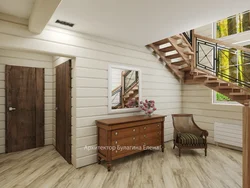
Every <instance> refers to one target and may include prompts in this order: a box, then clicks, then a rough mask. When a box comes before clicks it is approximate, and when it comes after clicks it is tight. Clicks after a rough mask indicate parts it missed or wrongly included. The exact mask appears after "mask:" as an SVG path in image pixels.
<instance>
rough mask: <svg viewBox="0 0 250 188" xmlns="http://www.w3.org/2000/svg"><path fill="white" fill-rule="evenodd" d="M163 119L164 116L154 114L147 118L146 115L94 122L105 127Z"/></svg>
mask: <svg viewBox="0 0 250 188" xmlns="http://www.w3.org/2000/svg"><path fill="white" fill-rule="evenodd" d="M164 117H166V116H162V115H156V114H153V115H152V116H151V117H148V116H146V115H139V116H128V117H120V118H111V119H100V120H96V122H97V123H101V124H105V125H115V124H122V123H129V122H136V121H143V120H145V121H146V120H151V119H157V118H164Z"/></svg>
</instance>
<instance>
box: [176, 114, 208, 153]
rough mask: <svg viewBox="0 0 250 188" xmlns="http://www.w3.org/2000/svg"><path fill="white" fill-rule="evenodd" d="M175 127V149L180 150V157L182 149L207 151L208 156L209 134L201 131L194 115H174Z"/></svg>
mask: <svg viewBox="0 0 250 188" xmlns="http://www.w3.org/2000/svg"><path fill="white" fill-rule="evenodd" d="M172 118H173V126H174V147H173V149H174V148H175V146H177V147H178V148H179V156H181V150H182V149H199V148H204V149H205V156H207V136H208V132H207V131H206V130H203V129H201V128H200V127H198V126H197V125H196V123H195V122H194V118H193V115H192V114H172Z"/></svg>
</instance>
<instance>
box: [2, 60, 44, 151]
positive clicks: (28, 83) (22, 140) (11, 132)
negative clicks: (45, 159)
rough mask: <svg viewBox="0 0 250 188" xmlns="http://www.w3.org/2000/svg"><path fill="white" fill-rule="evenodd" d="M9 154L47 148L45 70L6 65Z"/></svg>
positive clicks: (7, 147) (7, 142)
mask: <svg viewBox="0 0 250 188" xmlns="http://www.w3.org/2000/svg"><path fill="white" fill-rule="evenodd" d="M5 78H6V79H5V80H6V84H5V92H6V152H14V151H21V150H25V149H30V148H35V147H41V146H44V69H41V68H30V67H19V66H9V65H6V68H5Z"/></svg>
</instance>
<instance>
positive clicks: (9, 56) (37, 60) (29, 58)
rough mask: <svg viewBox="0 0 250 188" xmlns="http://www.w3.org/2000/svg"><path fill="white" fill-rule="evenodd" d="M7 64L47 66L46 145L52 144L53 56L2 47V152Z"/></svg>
mask: <svg viewBox="0 0 250 188" xmlns="http://www.w3.org/2000/svg"><path fill="white" fill-rule="evenodd" d="M5 65H16V66H27V67H37V68H45V72H44V73H45V145H49V144H52V57H51V56H48V55H41V54H35V53H27V52H19V51H10V50H4V49H0V153H4V152H5Z"/></svg>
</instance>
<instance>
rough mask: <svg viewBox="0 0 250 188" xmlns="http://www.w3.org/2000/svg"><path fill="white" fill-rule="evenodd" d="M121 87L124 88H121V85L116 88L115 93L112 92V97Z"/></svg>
mask: <svg viewBox="0 0 250 188" xmlns="http://www.w3.org/2000/svg"><path fill="white" fill-rule="evenodd" d="M121 87H122V86H121V85H119V86H118V87H116V88H115V89H113V91H112V95H113V93H115V92H116V91H118V90H119V89H120V88H121Z"/></svg>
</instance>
